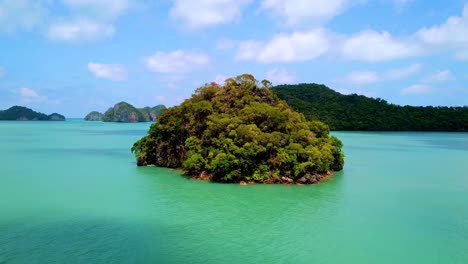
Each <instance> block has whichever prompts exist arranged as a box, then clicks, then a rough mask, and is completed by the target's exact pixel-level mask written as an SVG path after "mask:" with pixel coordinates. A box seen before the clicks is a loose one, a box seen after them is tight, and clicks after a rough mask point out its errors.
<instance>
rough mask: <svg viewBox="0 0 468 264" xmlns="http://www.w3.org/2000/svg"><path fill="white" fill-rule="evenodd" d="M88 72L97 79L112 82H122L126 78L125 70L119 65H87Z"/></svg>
mask: <svg viewBox="0 0 468 264" xmlns="http://www.w3.org/2000/svg"><path fill="white" fill-rule="evenodd" d="M88 70H89V71H90V72H91V73H92V74H94V76H96V77H97V78H102V79H108V80H112V81H123V80H126V79H127V77H128V72H127V69H126V68H125V67H124V66H123V65H120V64H99V63H94V62H90V63H88Z"/></svg>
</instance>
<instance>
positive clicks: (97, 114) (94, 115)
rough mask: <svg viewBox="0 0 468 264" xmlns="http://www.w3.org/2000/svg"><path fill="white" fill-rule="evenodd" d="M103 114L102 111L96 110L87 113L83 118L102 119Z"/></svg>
mask: <svg viewBox="0 0 468 264" xmlns="http://www.w3.org/2000/svg"><path fill="white" fill-rule="evenodd" d="M103 116H104V114H103V113H100V112H98V111H92V112H91V113H89V114H87V115H86V116H85V118H84V120H85V121H102V117H103Z"/></svg>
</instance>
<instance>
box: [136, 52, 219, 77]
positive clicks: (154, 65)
mask: <svg viewBox="0 0 468 264" xmlns="http://www.w3.org/2000/svg"><path fill="white" fill-rule="evenodd" d="M210 62H211V59H210V57H208V56H207V55H205V54H202V53H197V52H186V51H182V50H176V51H173V52H170V53H165V52H161V51H158V52H156V53H155V54H154V55H152V56H150V57H148V58H146V59H145V64H146V67H148V69H149V70H150V71H152V72H156V73H163V74H181V73H187V72H191V71H193V70H196V69H199V68H202V67H203V66H207V65H209V64H210Z"/></svg>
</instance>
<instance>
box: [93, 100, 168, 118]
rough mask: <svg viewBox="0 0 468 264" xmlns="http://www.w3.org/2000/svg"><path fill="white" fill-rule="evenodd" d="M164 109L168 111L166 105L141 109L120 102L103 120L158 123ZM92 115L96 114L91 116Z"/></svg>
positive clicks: (107, 112) (105, 114)
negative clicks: (157, 119) (157, 120)
mask: <svg viewBox="0 0 468 264" xmlns="http://www.w3.org/2000/svg"><path fill="white" fill-rule="evenodd" d="M164 109H166V107H165V106H164V105H157V106H155V107H153V108H151V107H145V108H140V109H139V108H136V107H134V106H133V105H131V104H129V103H126V102H120V103H118V104H116V105H114V107H111V108H109V109H108V110H107V111H106V112H105V113H104V115H103V116H102V117H101V119H102V121H104V122H150V121H156V118H157V117H158V116H159V115H160V114H161V113H162V111H164ZM92 113H94V112H91V113H90V114H92ZM96 113H98V112H96ZM85 120H86V118H85Z"/></svg>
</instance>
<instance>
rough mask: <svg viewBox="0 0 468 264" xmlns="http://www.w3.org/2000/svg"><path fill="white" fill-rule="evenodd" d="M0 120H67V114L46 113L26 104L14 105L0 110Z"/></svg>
mask: <svg viewBox="0 0 468 264" xmlns="http://www.w3.org/2000/svg"><path fill="white" fill-rule="evenodd" d="M0 120H17V121H65V116H63V115H61V114H57V113H53V114H50V115H46V114H43V113H40V112H36V111H33V110H32V109H30V108H27V107H24V106H13V107H10V108H8V109H7V110H3V111H0Z"/></svg>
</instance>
